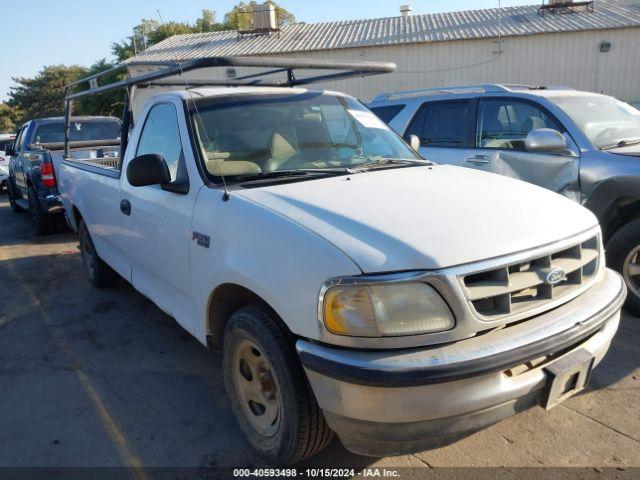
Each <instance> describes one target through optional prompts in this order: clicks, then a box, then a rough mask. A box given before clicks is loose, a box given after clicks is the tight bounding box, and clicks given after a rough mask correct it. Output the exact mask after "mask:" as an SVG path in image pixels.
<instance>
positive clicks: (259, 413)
mask: <svg viewBox="0 0 640 480" xmlns="http://www.w3.org/2000/svg"><path fill="white" fill-rule="evenodd" d="M232 368H233V373H232V377H233V382H234V384H235V390H236V392H237V395H238V399H239V401H240V406H241V409H242V413H243V414H244V417H245V418H246V419H247V421H248V422H249V424H250V425H251V427H252V428H253V429H254V430H256V432H258V433H259V434H261V435H263V436H265V437H269V436H272V435H274V434H275V433H276V432H277V431H278V427H279V426H280V418H281V415H280V412H281V403H282V402H281V396H280V388H279V386H278V381H277V378H276V376H275V374H274V372H273V366H272V365H271V362H270V361H269V359H268V358H267V357H266V356H265V355H264V353H263V352H262V350H261V349H260V348H259V347H258V346H257V344H256V343H255V342H253V341H252V340H249V339H248V338H245V339H242V340H241V341H239V342H238V343H237V344H236V346H235V349H234V351H233V367H232Z"/></svg>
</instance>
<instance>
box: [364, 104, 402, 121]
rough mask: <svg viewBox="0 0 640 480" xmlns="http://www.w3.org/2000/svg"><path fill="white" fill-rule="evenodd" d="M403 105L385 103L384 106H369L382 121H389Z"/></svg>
mask: <svg viewBox="0 0 640 480" xmlns="http://www.w3.org/2000/svg"><path fill="white" fill-rule="evenodd" d="M404 107H405V106H404V105H387V106H386V107H371V109H370V110H371V111H372V112H373V113H375V114H376V116H377V117H378V118H379V119H380V120H382V121H383V122H384V123H389V122H390V121H391V120H393V119H394V118H396V116H397V115H398V114H399V113H400V112H401V111H402V109H403V108H404Z"/></svg>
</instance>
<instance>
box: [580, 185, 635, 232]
mask: <svg viewBox="0 0 640 480" xmlns="http://www.w3.org/2000/svg"><path fill="white" fill-rule="evenodd" d="M639 192H640V179H639V178H638V177H635V176H624V177H612V178H609V179H607V180H605V181H602V182H600V183H599V184H598V185H597V186H596V187H595V188H594V189H593V191H592V192H591V194H590V195H589V198H588V199H587V200H586V202H585V203H584V206H585V207H587V208H588V209H589V210H591V211H592V212H593V213H594V214H595V215H596V217H597V218H598V221H599V222H600V225H601V226H602V232H603V235H604V241H605V242H606V241H607V240H608V239H609V238H611V236H612V235H613V234H614V233H615V232H617V231H618V230H619V229H620V227H622V226H623V225H626V224H627V223H628V222H630V221H632V220H636V219H638V218H640V194H639Z"/></svg>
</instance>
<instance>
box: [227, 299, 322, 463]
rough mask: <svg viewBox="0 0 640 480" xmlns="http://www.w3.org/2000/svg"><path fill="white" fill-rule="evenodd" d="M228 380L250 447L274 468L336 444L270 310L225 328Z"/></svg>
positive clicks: (250, 313)
mask: <svg viewBox="0 0 640 480" xmlns="http://www.w3.org/2000/svg"><path fill="white" fill-rule="evenodd" d="M223 356H224V380H225V387H226V390H227V394H228V396H229V399H230V401H231V406H232V409H233V411H234V413H235V415H236V417H237V419H238V423H239V424H240V428H241V429H242V431H243V432H244V434H245V436H246V437H247V439H248V440H249V443H250V444H251V446H252V447H253V448H254V449H255V450H256V451H257V452H258V453H259V454H260V455H261V456H263V457H264V458H266V459H268V460H269V461H271V462H273V463H275V464H290V463H294V462H297V461H299V460H302V459H304V458H308V457H310V456H312V455H315V454H316V453H318V452H319V451H320V450H322V449H323V448H324V447H325V446H326V445H327V444H328V443H329V441H330V440H331V437H332V434H333V432H332V431H331V430H330V429H329V426H328V425H327V424H326V422H325V420H324V417H323V415H322V411H321V410H320V408H319V407H318V404H317V402H316V399H315V397H314V395H313V392H312V391H311V387H310V386H309V383H308V382H307V379H306V377H305V375H304V372H303V371H302V367H301V365H300V362H299V360H298V358H297V354H296V352H295V349H294V347H293V345H292V344H291V342H290V341H289V339H288V338H287V336H286V334H285V332H284V331H283V329H282V328H281V327H280V326H279V325H278V323H277V322H276V321H275V320H274V318H273V317H272V316H271V314H270V313H268V312H267V311H266V309H264V308H262V307H260V306H258V305H251V306H247V307H243V308H241V309H240V310H238V311H237V312H236V313H234V314H233V315H232V316H231V318H230V319H229V322H228V324H227V327H226V329H225V337H224V347H223Z"/></svg>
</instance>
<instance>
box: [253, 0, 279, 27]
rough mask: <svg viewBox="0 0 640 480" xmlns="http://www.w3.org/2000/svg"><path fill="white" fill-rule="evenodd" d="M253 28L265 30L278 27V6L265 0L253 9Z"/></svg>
mask: <svg viewBox="0 0 640 480" xmlns="http://www.w3.org/2000/svg"><path fill="white" fill-rule="evenodd" d="M253 28H254V29H255V30H264V31H269V30H277V29H278V24H277V23H276V7H274V6H273V3H271V2H265V3H263V4H262V5H257V6H256V7H255V8H254V9H253Z"/></svg>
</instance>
